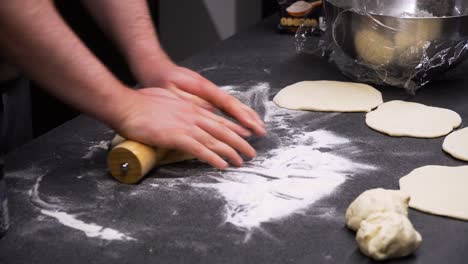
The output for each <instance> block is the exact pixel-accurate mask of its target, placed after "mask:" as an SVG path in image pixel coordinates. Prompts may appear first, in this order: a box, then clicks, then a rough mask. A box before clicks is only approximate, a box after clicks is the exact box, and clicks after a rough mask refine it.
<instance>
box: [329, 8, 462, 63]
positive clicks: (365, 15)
mask: <svg viewBox="0 0 468 264" xmlns="http://www.w3.org/2000/svg"><path fill="white" fill-rule="evenodd" d="M324 9H325V15H326V21H327V23H328V26H329V29H330V30H332V31H333V39H334V41H335V43H336V45H337V46H338V47H339V48H341V49H342V50H343V52H344V53H345V54H347V55H348V56H350V57H352V58H354V59H357V60H360V61H362V62H364V63H366V64H368V65H369V66H370V67H374V68H379V69H383V70H388V71H391V72H395V71H407V70H408V69H409V68H412V67H416V66H417V65H418V63H420V61H421V60H423V59H430V58H432V57H433V56H437V54H439V53H440V51H441V50H443V49H447V48H450V47H451V45H455V44H456V43H457V41H460V40H463V39H465V40H466V39H468V0H325V1H324ZM362 32H365V33H366V34H363V33H362ZM361 33H362V34H361ZM359 38H360V39H359ZM367 53H370V55H369V54H367ZM380 53H384V54H380ZM367 55H369V56H367ZM366 56H367V57H366ZM372 56H374V57H372ZM379 56H380V57H379ZM454 56H456V54H454ZM463 59H464V57H463V56H460V57H459V58H456V61H455V60H454V61H452V62H451V65H446V67H445V68H446V69H448V68H449V67H453V66H454V65H455V64H456V63H458V62H460V61H462V60H463ZM441 69H442V68H441Z"/></svg>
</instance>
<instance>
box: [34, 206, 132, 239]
mask: <svg viewBox="0 0 468 264" xmlns="http://www.w3.org/2000/svg"><path fill="white" fill-rule="evenodd" d="M41 213H42V214H43V215H47V216H50V217H53V218H55V219H57V221H59V222H60V223H61V224H62V225H64V226H67V227H70V228H73V229H76V230H79V231H82V232H83V233H85V235H86V236H87V237H92V238H100V239H103V240H121V241H131V240H136V239H135V238H133V237H131V236H128V235H125V234H124V233H122V232H120V231H117V230H115V229H112V228H108V227H103V226H100V225H97V224H94V223H86V222H84V221H81V220H78V219H77V218H76V217H75V216H74V215H71V214H67V213H65V212H60V211H50V210H44V209H42V210H41Z"/></svg>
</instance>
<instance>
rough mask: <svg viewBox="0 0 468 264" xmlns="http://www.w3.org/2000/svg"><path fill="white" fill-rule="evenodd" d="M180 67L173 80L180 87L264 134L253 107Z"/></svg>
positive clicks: (259, 133) (261, 123)
mask: <svg viewBox="0 0 468 264" xmlns="http://www.w3.org/2000/svg"><path fill="white" fill-rule="evenodd" d="M182 69H183V70H182V71H181V75H180V76H179V78H177V80H174V82H175V83H176V84H177V86H178V87H179V88H180V89H183V90H185V91H186V92H188V93H190V94H193V95H196V96H198V97H201V98H203V99H204V100H206V101H208V102H210V103H211V104H213V105H214V106H216V107H218V108H220V109H221V110H223V111H225V112H226V113H227V114H229V115H231V116H232V117H234V118H235V119H237V120H238V121H239V122H240V123H241V124H242V125H244V126H245V127H247V128H249V129H251V130H252V131H253V132H254V133H255V134H257V135H260V136H263V135H265V134H266V130H265V128H264V124H263V121H261V119H260V118H259V117H258V115H257V114H256V113H255V111H254V110H253V109H251V108H249V107H248V106H246V105H244V104H243V103H241V102H240V101H239V100H237V99H236V98H235V97H233V96H231V95H229V94H227V93H225V92H224V91H222V90H221V89H219V88H218V87H217V86H216V85H214V84H213V83H212V82H210V81H208V80H207V79H205V78H203V77H202V76H201V75H199V74H197V73H195V72H193V71H190V70H188V69H184V68H182Z"/></svg>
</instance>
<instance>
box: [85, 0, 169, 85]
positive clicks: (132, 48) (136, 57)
mask: <svg viewBox="0 0 468 264" xmlns="http://www.w3.org/2000/svg"><path fill="white" fill-rule="evenodd" d="M83 3H84V4H85V6H87V8H88V10H89V12H90V13H91V15H92V16H93V17H94V18H95V20H96V21H97V22H98V24H99V25H100V27H101V28H102V29H103V30H104V31H105V32H106V33H108V34H109V35H110V36H111V37H112V38H113V39H114V40H115V41H116V43H117V44H118V46H119V48H120V50H121V51H122V52H123V54H124V56H125V57H126V59H127V61H128V63H129V64H130V68H131V69H132V72H133V73H134V74H135V76H136V77H137V79H139V80H140V81H141V80H143V79H145V78H146V76H145V75H147V74H150V72H153V70H154V69H153V70H151V71H149V70H148V69H146V68H147V67H146V66H148V65H155V63H156V64H157V63H171V61H170V59H169V57H168V56H167V54H166V53H165V52H164V50H163V49H162V48H161V46H160V44H159V41H158V37H157V33H156V31H155V28H154V25H153V22H152V19H151V16H150V13H149V10H148V6H147V3H146V1H145V0H126V1H115V0H99V1H96V0H84V1H83Z"/></svg>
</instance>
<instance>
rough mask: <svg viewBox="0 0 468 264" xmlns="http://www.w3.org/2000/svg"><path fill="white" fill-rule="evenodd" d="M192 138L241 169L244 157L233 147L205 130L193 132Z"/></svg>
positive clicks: (198, 129) (199, 129)
mask: <svg viewBox="0 0 468 264" xmlns="http://www.w3.org/2000/svg"><path fill="white" fill-rule="evenodd" d="M192 136H193V137H194V138H195V139H196V140H197V141H198V142H200V143H201V144H203V145H204V146H205V147H206V148H208V149H209V150H211V151H213V152H214V153H216V154H217V155H219V156H221V157H223V158H225V159H227V160H229V162H230V163H231V164H233V165H234V166H237V167H239V166H242V164H243V163H244V161H243V160H242V157H241V156H240V155H239V154H238V153H237V152H236V151H235V150H234V149H233V148H232V147H230V146H229V145H227V144H226V143H223V142H221V141H220V140H218V139H216V138H214V137H213V136H212V135H210V134H209V133H207V132H206V131H204V130H203V129H201V128H197V129H194V131H192Z"/></svg>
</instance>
